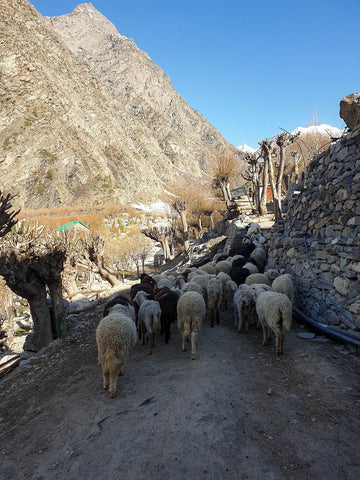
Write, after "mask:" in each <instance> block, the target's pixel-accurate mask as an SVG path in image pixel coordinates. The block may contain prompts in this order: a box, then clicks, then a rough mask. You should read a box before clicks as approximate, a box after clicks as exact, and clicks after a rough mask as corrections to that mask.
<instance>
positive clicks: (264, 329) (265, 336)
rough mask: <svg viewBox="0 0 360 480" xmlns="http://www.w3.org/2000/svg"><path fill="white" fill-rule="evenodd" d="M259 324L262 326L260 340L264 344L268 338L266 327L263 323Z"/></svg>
mask: <svg viewBox="0 0 360 480" xmlns="http://www.w3.org/2000/svg"><path fill="white" fill-rule="evenodd" d="M261 326H262V329H263V342H262V344H263V345H266V342H267V339H268V338H267V337H268V335H267V327H266V325H263V324H261Z"/></svg>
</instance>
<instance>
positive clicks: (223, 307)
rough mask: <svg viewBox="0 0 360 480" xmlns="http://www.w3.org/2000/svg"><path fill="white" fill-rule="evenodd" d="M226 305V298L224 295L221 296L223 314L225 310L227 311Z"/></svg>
mask: <svg viewBox="0 0 360 480" xmlns="http://www.w3.org/2000/svg"><path fill="white" fill-rule="evenodd" d="M226 307H227V305H226V297H225V295H224V296H223V298H222V299H221V311H222V312H225V310H227V308H226Z"/></svg>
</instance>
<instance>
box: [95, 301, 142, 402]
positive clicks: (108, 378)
mask: <svg viewBox="0 0 360 480" xmlns="http://www.w3.org/2000/svg"><path fill="white" fill-rule="evenodd" d="M136 341H137V330H136V325H135V323H134V321H133V320H132V319H131V318H130V315H128V314H126V313H124V305H119V304H117V305H114V306H113V307H112V309H111V311H110V313H109V314H108V315H107V316H106V317H104V318H103V319H102V320H101V321H100V323H99V325H98V327H97V329H96V344H97V348H98V359H99V363H100V365H101V368H102V372H103V381H104V388H105V389H109V393H110V397H115V395H116V388H117V377H118V376H119V375H122V374H123V367H124V363H125V361H126V359H127V358H128V355H129V353H130V350H131V349H132V348H133V347H134V346H135V344H136Z"/></svg>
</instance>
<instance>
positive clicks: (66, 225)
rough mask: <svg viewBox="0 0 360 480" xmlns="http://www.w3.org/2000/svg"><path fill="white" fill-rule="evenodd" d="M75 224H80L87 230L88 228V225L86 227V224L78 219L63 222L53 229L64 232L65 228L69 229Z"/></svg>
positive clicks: (78, 225)
mask: <svg viewBox="0 0 360 480" xmlns="http://www.w3.org/2000/svg"><path fill="white" fill-rule="evenodd" d="M75 226H77V227H80V226H82V227H85V228H87V229H88V230H90V229H89V227H88V226H87V225H85V223H82V222H80V221H79V220H76V221H74V222H67V223H64V225H61V226H60V227H58V228H55V231H58V232H65V231H66V230H71V229H72V228H74V227H75Z"/></svg>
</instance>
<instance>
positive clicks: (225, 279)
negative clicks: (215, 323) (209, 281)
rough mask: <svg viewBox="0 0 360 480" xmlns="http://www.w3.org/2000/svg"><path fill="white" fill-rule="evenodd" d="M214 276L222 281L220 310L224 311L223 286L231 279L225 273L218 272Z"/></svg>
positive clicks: (224, 296) (224, 297)
mask: <svg viewBox="0 0 360 480" xmlns="http://www.w3.org/2000/svg"><path fill="white" fill-rule="evenodd" d="M216 278H218V279H219V280H221V283H222V289H223V297H222V301H221V310H222V311H224V310H226V295H225V286H226V284H227V282H228V281H230V280H231V277H230V275H228V274H227V273H224V272H219V273H218V274H217V275H216Z"/></svg>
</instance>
